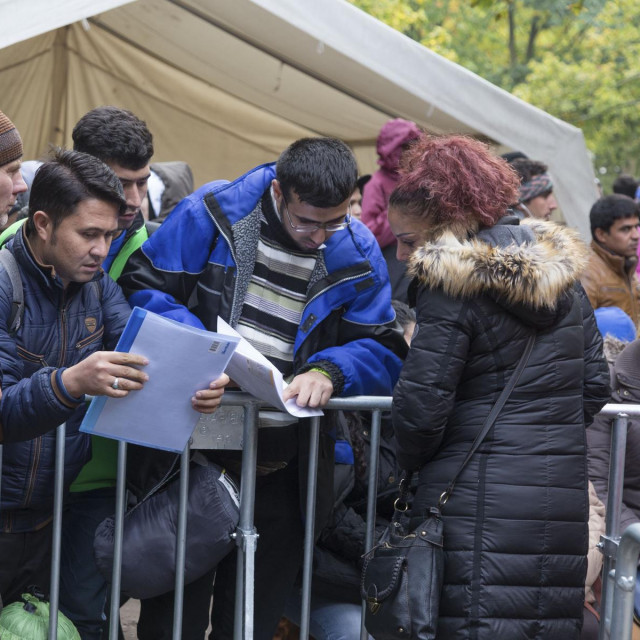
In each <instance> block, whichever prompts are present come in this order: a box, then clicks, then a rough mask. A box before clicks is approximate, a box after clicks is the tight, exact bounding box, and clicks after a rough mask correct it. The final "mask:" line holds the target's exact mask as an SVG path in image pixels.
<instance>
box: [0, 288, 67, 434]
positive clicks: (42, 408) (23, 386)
mask: <svg viewBox="0 0 640 640" xmlns="http://www.w3.org/2000/svg"><path fill="white" fill-rule="evenodd" d="M10 294H11V284H10V283H9V282H8V281H7V282H5V279H4V278H2V279H0V369H1V370H2V399H1V400H0V416H1V420H2V432H3V433H2V435H3V441H4V442H20V441H24V440H31V439H33V438H36V437H37V436H40V435H43V434H44V433H47V432H48V431H51V430H53V429H55V428H56V427H57V426H58V425H60V424H62V423H63V422H65V421H66V420H68V419H69V417H70V416H71V415H72V414H73V413H74V412H75V410H76V409H77V407H78V406H79V403H76V404H71V403H70V404H67V403H65V402H63V401H62V400H61V398H60V396H59V395H58V394H56V392H55V389H54V384H55V373H56V367H51V366H45V367H42V368H41V369H39V370H38V371H36V372H35V373H34V374H33V375H31V376H30V377H27V378H25V377H24V367H23V360H22V358H21V357H20V356H19V355H18V349H17V344H16V340H15V337H14V336H13V335H12V334H10V333H9V330H8V327H7V324H8V319H9V312H10V306H11V295H10Z"/></svg>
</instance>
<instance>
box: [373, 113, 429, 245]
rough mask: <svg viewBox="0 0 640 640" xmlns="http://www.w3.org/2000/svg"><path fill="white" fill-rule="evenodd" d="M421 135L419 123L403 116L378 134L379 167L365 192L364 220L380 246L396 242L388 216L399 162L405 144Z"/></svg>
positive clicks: (396, 180) (389, 123)
mask: <svg viewBox="0 0 640 640" xmlns="http://www.w3.org/2000/svg"><path fill="white" fill-rule="evenodd" d="M419 135H420V129H419V128H418V125H416V124H415V123H413V122H409V121H408V120H403V119H402V118H396V119H395V120H389V122H387V123H386V124H385V125H384V126H383V127H382V129H380V133H379V135H378V141H377V144H376V150H377V152H378V156H379V160H378V164H379V165H380V169H378V170H377V171H376V172H375V173H374V174H373V175H372V176H371V180H369V182H367V184H366V186H365V188H364V193H363V194H362V222H364V223H365V224H366V225H367V227H369V229H371V231H372V232H373V234H374V235H375V237H376V239H377V240H378V244H379V245H380V248H381V249H384V248H385V247H386V246H388V245H390V244H392V243H393V242H395V238H394V237H393V233H391V229H390V228H389V222H388V220H387V204H388V202H389V196H390V195H391V192H392V191H393V189H394V188H395V186H396V184H397V182H398V173H397V171H398V165H399V164H400V156H401V155H402V152H403V151H404V145H405V144H407V143H408V142H410V141H411V140H415V139H416V138H417V137H418V136H419Z"/></svg>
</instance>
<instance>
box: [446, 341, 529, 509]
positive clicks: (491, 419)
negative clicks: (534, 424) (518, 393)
mask: <svg viewBox="0 0 640 640" xmlns="http://www.w3.org/2000/svg"><path fill="white" fill-rule="evenodd" d="M535 341H536V334H535V332H534V333H532V334H531V335H530V336H529V339H528V340H527V344H526V345H525V347H524V352H523V353H522V356H521V358H520V361H519V362H518V366H517V367H516V370H515V371H514V372H513V375H512V376H511V377H510V378H509V382H507V384H506V385H505V387H504V389H503V390H502V393H501V394H500V396H499V398H498V399H497V400H496V403H495V404H494V405H493V408H492V409H491V412H490V413H489V415H488V416H487V419H486V420H485V421H484V424H483V425H482V429H481V431H480V433H479V434H478V435H477V436H476V439H475V440H474V441H473V444H472V445H471V449H470V450H469V453H467V456H466V458H465V459H464V461H463V463H462V464H461V465H460V467H459V468H458V471H457V472H456V475H455V476H453V480H451V482H450V483H449V486H448V487H447V488H446V490H445V491H443V492H442V494H441V495H440V499H439V500H438V508H441V507H442V506H443V505H444V504H445V503H446V501H447V500H448V499H449V497H450V496H451V492H452V491H453V487H454V486H455V484H456V480H457V479H458V477H459V476H460V474H461V473H462V470H463V469H464V468H465V467H466V466H467V463H468V462H469V460H471V458H472V456H473V454H474V453H475V452H476V451H477V450H478V447H479V446H480V445H481V444H482V441H483V440H484V439H485V437H486V435H487V433H489V430H490V429H491V427H493V425H494V423H495V421H496V418H497V417H498V415H499V414H500V411H502V408H503V407H504V405H505V403H506V401H507V400H508V399H509V396H510V395H511V392H512V391H513V389H514V387H515V386H516V384H518V380H519V379H520V376H521V375H522V372H523V371H524V368H525V367H526V366H527V362H528V361H529V356H530V355H531V352H532V351H533V344H534V342H535Z"/></svg>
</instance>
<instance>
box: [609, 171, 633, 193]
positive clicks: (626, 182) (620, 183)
mask: <svg viewBox="0 0 640 640" xmlns="http://www.w3.org/2000/svg"><path fill="white" fill-rule="evenodd" d="M611 188H612V189H613V193H620V194H622V195H623V196H629V197H630V198H635V197H636V191H637V189H638V181H637V180H636V179H635V178H634V177H633V176H630V175H629V174H628V173H621V174H620V175H619V176H618V177H617V178H616V179H615V180H614V181H613V184H612V185H611Z"/></svg>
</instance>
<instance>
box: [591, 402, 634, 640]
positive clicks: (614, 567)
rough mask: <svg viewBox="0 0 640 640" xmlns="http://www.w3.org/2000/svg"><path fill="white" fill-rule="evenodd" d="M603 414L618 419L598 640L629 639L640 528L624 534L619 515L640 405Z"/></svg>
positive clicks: (612, 406)
mask: <svg viewBox="0 0 640 640" xmlns="http://www.w3.org/2000/svg"><path fill="white" fill-rule="evenodd" d="M602 413H604V414H605V415H610V416H615V417H614V420H613V425H612V429H611V455H610V458H609V479H608V498H607V510H606V515H605V535H604V536H601V540H600V545H599V546H600V549H601V551H602V553H603V555H604V561H603V566H602V600H601V605H600V627H599V632H598V640H607V639H610V640H630V639H631V631H632V628H633V599H634V591H635V586H636V573H637V567H638V557H639V555H640V542H639V541H640V525H638V524H634V525H631V526H630V527H628V528H627V530H626V531H624V532H621V531H620V513H621V508H622V491H623V488H624V462H625V455H626V450H627V428H628V422H629V416H640V405H635V404H608V405H606V406H605V407H604V409H603V410H602ZM621 534H622V535H621Z"/></svg>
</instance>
